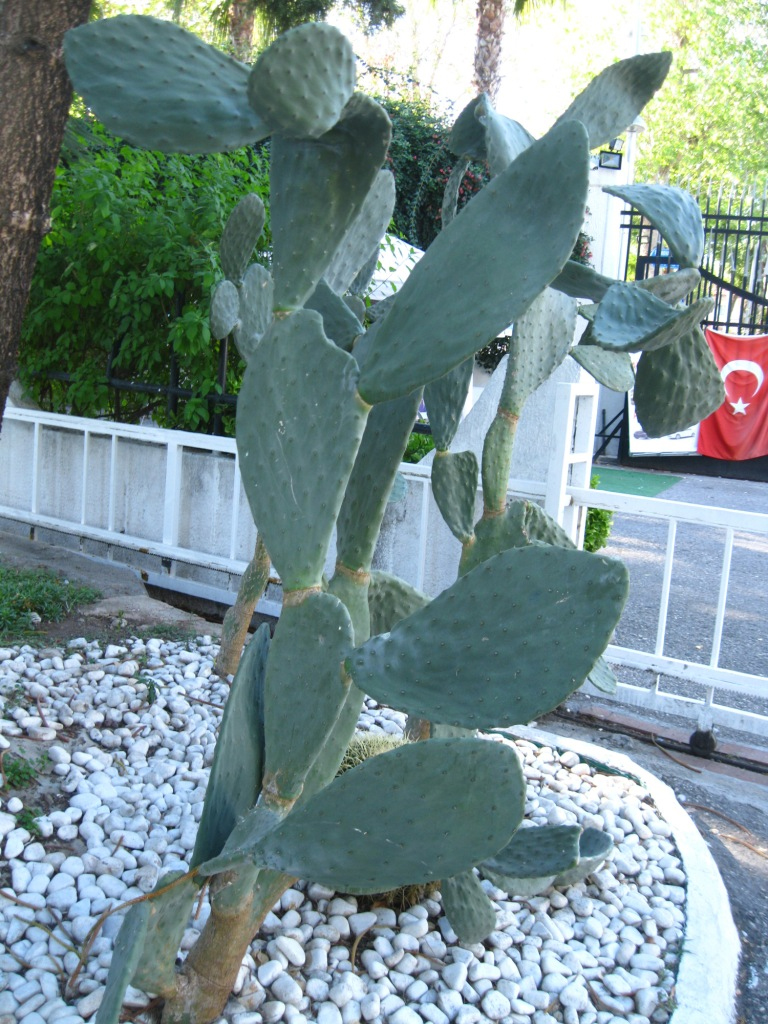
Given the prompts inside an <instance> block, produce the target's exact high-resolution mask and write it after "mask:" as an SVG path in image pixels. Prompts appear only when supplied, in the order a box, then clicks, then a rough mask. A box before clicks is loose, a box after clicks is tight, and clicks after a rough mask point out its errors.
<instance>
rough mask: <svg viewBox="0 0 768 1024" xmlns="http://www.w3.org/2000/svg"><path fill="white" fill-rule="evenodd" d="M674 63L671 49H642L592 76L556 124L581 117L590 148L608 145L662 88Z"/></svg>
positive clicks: (578, 119) (577, 119)
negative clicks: (660, 50) (646, 50)
mask: <svg viewBox="0 0 768 1024" xmlns="http://www.w3.org/2000/svg"><path fill="white" fill-rule="evenodd" d="M671 64H672V54H671V53H640V54H638V55H637V56H635V57H629V58H627V60H620V61H618V62H617V63H616V64H611V65H610V66H609V67H607V68H605V70H603V71H601V72H600V74H599V75H598V76H597V77H596V78H593V79H592V81H591V82H590V83H589V85H588V86H587V87H586V89H585V90H584V91H583V92H582V93H580V94H579V95H578V96H577V97H576V99H575V100H574V101H573V103H571V105H570V106H569V107H568V109H567V110H566V111H565V113H564V114H561V116H560V117H559V118H558V119H557V121H556V122H555V124H562V123H563V122H565V121H581V122H582V124H583V125H584V126H585V128H586V129H587V131H588V132H589V148H590V149H597V147H598V146H603V145H605V143H606V142H609V141H610V140H611V139H613V138H615V137H616V136H617V135H621V134H622V133H623V132H625V131H626V130H627V128H628V127H629V126H630V125H631V124H632V122H633V121H634V120H635V118H636V117H637V115H638V114H639V113H640V111H641V110H642V109H643V107H644V106H645V105H646V103H647V102H648V101H649V100H650V99H651V97H652V96H653V94H654V93H655V92H656V91H657V89H659V88H661V85H662V84H663V82H664V79H665V78H666V77H667V73H668V71H669V69H670V66H671Z"/></svg>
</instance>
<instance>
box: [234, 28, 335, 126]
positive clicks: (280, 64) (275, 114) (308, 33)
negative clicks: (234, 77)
mask: <svg viewBox="0 0 768 1024" xmlns="http://www.w3.org/2000/svg"><path fill="white" fill-rule="evenodd" d="M354 91H355V52H354V50H353V49H352V44H351V43H350V42H349V40H348V39H347V38H346V36H345V35H344V34H343V33H342V32H340V31H339V30H338V29H337V28H334V26H333V25H328V24H326V23H325V22H322V21H315V22H308V23H307V24H306V25H299V26H298V28H292V29H290V30H289V31H288V32H284V33H283V35H281V36H279V37H278V38H277V39H276V40H275V41H274V43H272V45H271V46H268V47H267V49H266V50H264V51H263V52H262V53H261V54H259V56H258V58H257V60H256V63H255V64H254V65H253V69H252V70H251V75H250V78H249V80H248V99H249V101H250V104H251V106H252V107H253V109H254V110H255V111H256V113H257V115H258V116H259V117H260V118H261V120H262V121H264V123H265V124H268V125H269V127H270V131H271V132H279V133H280V134H282V135H289V136H293V137H294V138H310V139H316V138H318V137H319V136H320V135H324V134H325V132H327V131H330V129H331V128H333V126H334V125H335V124H336V122H337V121H338V120H339V118H340V117H341V112H342V110H343V109H344V107H345V106H346V105H347V103H348V102H349V100H350V99H351V97H352V93H353V92H354Z"/></svg>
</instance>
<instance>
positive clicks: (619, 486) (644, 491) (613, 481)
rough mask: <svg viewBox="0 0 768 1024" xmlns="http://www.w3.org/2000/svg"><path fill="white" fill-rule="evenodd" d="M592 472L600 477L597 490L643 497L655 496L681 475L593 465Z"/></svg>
mask: <svg viewBox="0 0 768 1024" xmlns="http://www.w3.org/2000/svg"><path fill="white" fill-rule="evenodd" d="M592 472H593V474H595V475H596V476H598V477H599V478H600V482H599V484H598V485H597V490H598V491H614V492H617V493H619V494H638V495H640V496H641V497H643V498H655V497H656V495H657V494H661V492H662V491H666V490H667V488H668V487H671V486H672V485H673V484H676V483H679V482H680V480H681V479H682V477H679V476H671V475H670V474H668V473H649V472H647V471H643V470H637V469H608V468H607V467H605V466H593V467H592Z"/></svg>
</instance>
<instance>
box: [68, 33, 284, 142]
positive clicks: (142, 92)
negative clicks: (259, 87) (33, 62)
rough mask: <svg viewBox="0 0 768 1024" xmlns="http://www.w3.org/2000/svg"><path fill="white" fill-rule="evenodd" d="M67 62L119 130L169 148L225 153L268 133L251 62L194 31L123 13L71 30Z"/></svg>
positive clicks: (79, 87) (81, 89)
mask: <svg viewBox="0 0 768 1024" xmlns="http://www.w3.org/2000/svg"><path fill="white" fill-rule="evenodd" d="M64 60H65V62H66V65H67V71H68V72H69V76H70V78H71V79H72V83H73V85H74V87H75V90H76V91H77V92H78V93H79V94H80V95H81V96H82V97H83V99H84V100H85V101H86V103H87V105H88V106H89V107H90V108H91V109H92V110H93V111H94V113H95V114H96V116H97V117H98V118H99V119H100V120H101V121H103V122H104V124H105V125H106V126H107V128H109V130H110V131H111V132H114V133H115V135H119V136H120V137H121V138H123V139H126V140H127V141H128V142H131V143H132V144H133V145H135V146H145V147H146V148H147V149H159V150H161V151H162V152H163V153H222V152H227V151H228V150H231V149H238V148H239V147H240V146H247V145H249V144H250V143H253V142H257V141H258V140H259V139H263V138H266V136H267V135H269V133H270V129H269V127H268V126H267V124H266V123H265V122H264V121H262V120H261V118H260V117H258V115H257V114H256V113H255V111H253V110H252V109H251V107H250V106H249V104H248V74H249V70H248V68H247V67H246V66H245V64H241V63H240V62H239V61H236V60H233V59H232V58H231V57H227V56H226V55H225V54H223V53H221V51H219V50H216V49H214V47H212V46H209V45H208V44H207V43H204V42H203V41H202V40H201V39H198V38H197V36H194V35H192V33H191V32H186V31H185V30H184V29H183V28H180V27H179V26H178V25H175V24H174V23H173V22H172V21H162V20H160V19H159V18H150V17H145V16H142V15H134V14H123V15H119V16H118V17H116V18H105V19H103V20H101V21H94V22H91V23H90V24H88V25H81V26H79V27H78V28H75V29H71V30H70V31H69V32H67V33H66V35H65V36H64Z"/></svg>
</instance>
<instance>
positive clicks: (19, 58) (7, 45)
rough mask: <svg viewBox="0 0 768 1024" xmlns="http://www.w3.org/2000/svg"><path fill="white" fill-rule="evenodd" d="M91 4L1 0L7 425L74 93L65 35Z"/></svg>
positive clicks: (0, 181)
mask: <svg viewBox="0 0 768 1024" xmlns="http://www.w3.org/2000/svg"><path fill="white" fill-rule="evenodd" d="M90 10H91V0H0V96H2V98H3V100H2V104H0V426H1V425H2V415H3V410H4V409H5V400H6V398H7V396H8V388H9V387H10V384H11V381H12V380H13V377H14V374H15V372H16V365H17V362H18V350H19V338H20V336H21V324H22V320H23V318H24V311H25V309H26V305H27V299H28V298H29V288H30V284H31V282H32V275H33V273H34V270H35V262H36V260H37V250H38V248H39V246H40V242H41V241H42V238H43V236H44V235H45V233H46V232H47V231H48V230H49V227H50V220H49V206H50V199H51V191H52V189H53V179H54V174H55V171H56V164H57V163H58V159H59V150H60V148H61V140H62V137H63V134H64V126H65V125H66V122H67V115H68V113H69V105H70V102H71V100H72V86H71V84H70V81H69V76H68V75H67V70H66V68H65V67H64V60H63V50H62V41H63V38H64V33H65V32H66V31H67V29H70V28H74V27H75V26H76V25H80V24H82V23H83V22H84V21H86V20H87V18H88V14H89V13H90Z"/></svg>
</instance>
